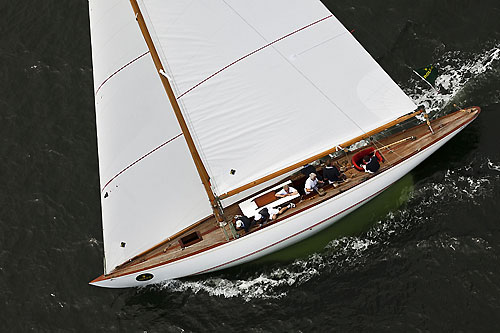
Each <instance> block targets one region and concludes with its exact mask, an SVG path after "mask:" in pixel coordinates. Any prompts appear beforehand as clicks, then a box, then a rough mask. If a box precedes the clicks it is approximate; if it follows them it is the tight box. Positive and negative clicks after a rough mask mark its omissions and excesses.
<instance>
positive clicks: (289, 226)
mask: <svg viewBox="0 0 500 333" xmlns="http://www.w3.org/2000/svg"><path fill="white" fill-rule="evenodd" d="M468 124H469V122H467V123H466V124H465V125H463V126H462V127H460V128H458V129H457V130H455V131H454V132H452V133H450V134H448V135H447V136H445V137H444V138H442V139H441V140H439V141H438V142H436V143H434V144H433V145H432V146H430V147H428V148H426V149H424V150H422V151H420V152H419V153H417V154H415V155H413V156H411V157H410V158H408V159H406V160H405V161H403V162H401V163H399V164H397V165H395V166H393V167H392V168H390V169H388V170H386V171H384V172H381V173H380V174H378V175H376V176H375V177H372V178H370V179H369V180H367V181H365V182H363V183H361V184H359V185H357V186H355V187H353V188H352V189H350V190H348V191H346V192H344V193H341V194H339V195H337V196H335V197H333V198H332V199H329V200H327V201H325V202H322V203H319V204H317V205H315V206H313V207H311V208H309V209H306V210H304V211H302V212H300V213H298V214H295V215H293V216H290V217H289V218H287V219H285V220H283V221H280V222H278V223H275V224H273V225H270V226H268V227H266V228H263V229H261V230H259V231H256V232H252V233H250V234H248V235H246V236H244V237H241V238H239V239H237V240H233V241H231V242H228V243H226V244H224V245H221V246H217V247H215V248H213V249H210V250H207V251H204V252H201V253H198V254H194V255H191V256H189V257H187V258H184V259H180V260H177V261H174V262H171V263H167V264H164V265H160V266H157V267H154V268H151V269H147V270H143V271H139V272H135V273H131V274H128V275H123V276H120V277H117V278H110V279H105V280H101V281H94V282H93V283H92V284H93V285H95V286H99V287H108V288H125V287H134V286H144V285H147V284H152V283H158V282H161V281H164V280H169V279H175V278H179V277H182V276H189V275H195V274H202V273H207V272H212V271H216V270H219V269H224V268H228V267H231V266H235V265H239V264H242V263H245V262H248V261H251V260H255V259H257V258H260V257H262V256H265V255H267V254H270V253H272V252H275V251H277V250H280V249H282V248H285V247H287V246H290V245H292V244H294V243H296V242H299V241H301V240H303V239H305V238H307V237H310V236H311V235H313V234H315V233H317V232H319V231H321V230H323V229H325V228H326V227H328V226H330V225H331V224H333V223H335V222H336V221H338V220H339V219H341V218H342V217H344V216H345V215H347V214H349V213H350V212H352V211H354V210H355V209H357V208H359V207H360V206H362V205H363V204H365V203H366V202H368V201H369V200H371V199H372V198H374V197H375V196H376V195H378V194H379V193H381V192H382V191H383V190H385V189H386V188H387V187H389V186H390V185H391V184H393V183H394V182H396V181H397V180H398V179H400V178H401V177H403V176H404V175H405V174H407V173H408V172H410V171H411V170H412V169H413V168H415V167H416V166H417V165H418V164H420V163H421V162H422V161H424V160H425V159H426V158H427V157H429V156H430V155H431V154H432V153H434V152H435V151H436V150H437V149H439V148H440V147H441V146H442V145H444V144H445V143H446V142H447V141H449V140H450V139H451V138H452V137H454V136H455V135H456V134H458V133H459V132H460V131H461V130H462V129H463V128H464V127H465V126H467V125H468ZM143 273H150V274H153V276H154V277H153V278H152V279H151V280H149V281H144V282H140V281H137V280H136V277H137V276H138V275H140V274H143Z"/></svg>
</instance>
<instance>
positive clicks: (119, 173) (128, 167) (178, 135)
mask: <svg viewBox="0 0 500 333" xmlns="http://www.w3.org/2000/svg"><path fill="white" fill-rule="evenodd" d="M181 135H182V133H180V134H177V135H176V136H174V137H173V138H172V139H170V140H168V141H167V142H164V143H162V144H161V145H159V146H158V147H156V148H155V149H153V150H151V151H150V152H149V153H147V154H146V155H144V156H142V157H141V158H139V159H138V160H137V161H135V162H134V163H132V164H130V165H129V166H127V167H126V168H125V169H123V170H122V171H120V172H118V173H117V174H116V175H115V176H114V177H113V178H111V179H110V180H109V181H108V182H107V183H106V185H104V187H103V188H102V190H101V193H102V192H103V191H104V189H105V188H106V186H108V185H109V183H111V182H112V181H113V180H115V179H116V178H117V177H118V176H119V175H121V174H122V173H124V172H125V171H127V170H128V169H130V168H131V167H132V166H134V165H135V164H137V163H138V162H140V161H141V160H143V159H144V158H146V157H148V156H149V155H151V154H152V153H154V152H155V151H157V150H158V149H160V148H161V147H163V146H165V145H166V144H167V143H170V142H172V141H174V140H175V139H177V138H178V137H180V136H181Z"/></svg>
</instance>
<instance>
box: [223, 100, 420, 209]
mask: <svg viewBox="0 0 500 333" xmlns="http://www.w3.org/2000/svg"><path fill="white" fill-rule="evenodd" d="M422 112H424V111H423V110H422V109H419V110H417V111H415V112H412V113H410V114H407V115H404V116H402V117H399V118H397V119H395V120H393V121H390V122H388V123H387V124H385V125H383V126H380V127H377V128H375V129H373V130H371V131H369V132H366V133H364V134H362V135H359V136H357V137H355V138H353V139H351V140H349V141H346V142H344V143H342V144H340V145H337V146H335V147H333V148H331V149H328V150H326V151H323V152H321V153H319V154H316V155H314V156H311V157H309V158H307V159H305V160H302V161H300V162H297V163H294V164H292V165H290V166H288V167H286V168H283V169H281V170H278V171H276V172H273V173H271V174H269V175H267V176H265V177H262V178H259V179H257V180H254V181H252V182H250V183H248V184H245V185H243V186H240V187H238V188H235V189H234V190H231V191H229V192H227V193H224V194H221V195H220V197H219V198H221V199H225V198H229V197H231V196H233V195H235V194H238V193H240V192H243V191H245V190H248V189H250V188H252V187H254V186H257V185H260V184H262V183H264V182H267V181H269V180H271V179H273V178H276V177H279V176H281V175H283V174H285V173H287V172H290V171H293V170H295V169H297V168H300V167H301V166H304V165H306V164H308V163H311V162H314V161H316V160H318V159H319V158H321V157H323V156H326V155H328V154H331V153H334V152H335V151H337V149H338V147H340V148H347V147H349V146H350V145H352V144H354V143H356V142H358V141H361V140H364V139H366V138H368V137H370V136H372V135H374V134H377V133H379V132H381V131H383V130H385V129H387V128H390V127H392V126H394V125H397V124H399V123H401V122H403V121H405V120H408V119H410V118H412V117H415V116H417V115H419V114H421V113H422Z"/></svg>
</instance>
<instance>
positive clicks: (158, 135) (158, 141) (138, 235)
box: [89, 0, 211, 273]
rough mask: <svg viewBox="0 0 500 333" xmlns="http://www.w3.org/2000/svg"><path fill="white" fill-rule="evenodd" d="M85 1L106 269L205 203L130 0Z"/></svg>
mask: <svg viewBox="0 0 500 333" xmlns="http://www.w3.org/2000/svg"><path fill="white" fill-rule="evenodd" d="M89 6H90V23H91V37H92V58H93V67H94V87H95V102H96V118H97V135H98V150H99V169H100V181H101V191H102V193H101V202H102V218H103V234H104V252H105V258H106V270H105V272H106V273H109V272H110V271H111V270H112V269H113V268H114V267H115V266H117V265H119V264H121V263H123V262H125V261H126V260H128V259H129V258H131V257H133V256H135V255H137V254H139V253H141V252H142V251H145V250H147V249H148V248H150V247H152V246H154V245H155V244H157V243H159V242H161V241H162V240H163V239H165V238H166V237H168V236H171V235H172V234H174V233H175V232H177V231H180V230H182V229H184V228H185V227H186V226H189V225H191V224H193V223H194V222H196V221H198V220H200V219H203V218H205V217H206V216H209V215H211V208H210V205H209V201H208V198H207V194H206V192H205V190H204V188H203V185H202V184H201V181H200V177H199V176H198V173H197V171H196V168H195V166H194V163H193V161H192V158H191V156H190V153H189V151H188V147H187V145H186V142H185V140H184V137H183V135H182V132H181V129H180V127H179V125H178V123H177V120H176V118H175V116H174V113H173V111H172V108H171V106H170V103H169V101H168V98H167V95H166V94H165V91H164V89H163V86H162V84H161V81H160V79H159V77H158V74H157V73H156V70H155V67H154V64H153V61H152V59H151V55H150V54H149V52H148V48H147V46H146V43H145V41H144V38H143V37H142V35H141V32H140V30H139V27H138V25H137V22H136V21H135V17H134V13H133V10H132V7H131V5H130V3H129V2H128V1H125V0H114V1H110V0H106V1H100V0H92V1H90V4H89ZM122 242H123V243H124V244H123V245H124V246H122Z"/></svg>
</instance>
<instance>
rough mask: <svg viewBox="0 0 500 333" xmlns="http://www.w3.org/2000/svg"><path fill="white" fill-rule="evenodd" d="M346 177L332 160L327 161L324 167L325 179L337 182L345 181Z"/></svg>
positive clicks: (329, 181) (330, 182) (331, 182)
mask: <svg viewBox="0 0 500 333" xmlns="http://www.w3.org/2000/svg"><path fill="white" fill-rule="evenodd" d="M343 178H344V177H342V175H341V174H340V172H339V169H337V167H336V166H335V165H333V163H332V161H331V160H327V161H326V162H325V167H324V168H323V181H325V182H326V181H328V184H333V183H336V182H340V181H343V180H344V179H343Z"/></svg>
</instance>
